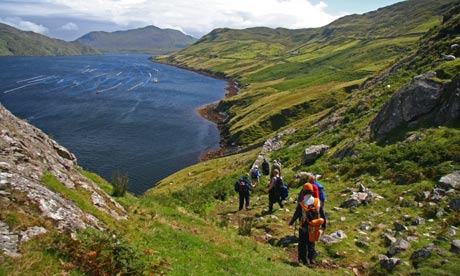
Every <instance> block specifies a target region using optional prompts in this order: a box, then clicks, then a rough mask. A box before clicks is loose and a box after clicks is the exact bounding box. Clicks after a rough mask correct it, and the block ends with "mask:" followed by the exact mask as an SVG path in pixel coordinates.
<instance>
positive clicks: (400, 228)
mask: <svg viewBox="0 0 460 276" xmlns="http://www.w3.org/2000/svg"><path fill="white" fill-rule="evenodd" d="M393 226H394V228H395V230H396V231H397V232H402V231H408V230H409V229H408V228H407V226H405V225H404V224H401V223H399V222H397V221H396V222H394V223H393Z"/></svg>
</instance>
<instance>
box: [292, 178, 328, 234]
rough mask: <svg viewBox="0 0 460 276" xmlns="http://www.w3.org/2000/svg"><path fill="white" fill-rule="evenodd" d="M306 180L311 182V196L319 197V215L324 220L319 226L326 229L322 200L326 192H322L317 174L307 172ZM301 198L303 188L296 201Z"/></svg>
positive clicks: (322, 188)
mask: <svg viewBox="0 0 460 276" xmlns="http://www.w3.org/2000/svg"><path fill="white" fill-rule="evenodd" d="M307 176H308V181H307V183H310V184H312V186H313V194H312V195H313V197H316V198H319V202H320V203H321V207H320V209H319V214H320V217H321V218H322V219H323V220H324V223H323V225H321V227H322V228H323V230H324V229H326V214H325V213H324V202H325V201H326V194H325V193H324V186H323V185H322V184H321V183H319V182H318V181H317V178H318V177H319V176H321V175H319V176H317V175H315V174H312V173H307ZM302 200H303V189H302V190H301V191H300V192H299V196H298V198H297V202H301V201H302Z"/></svg>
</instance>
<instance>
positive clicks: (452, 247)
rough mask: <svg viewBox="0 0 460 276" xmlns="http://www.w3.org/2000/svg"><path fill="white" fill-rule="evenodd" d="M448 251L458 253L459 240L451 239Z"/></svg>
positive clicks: (459, 249) (459, 248)
mask: <svg viewBox="0 0 460 276" xmlns="http://www.w3.org/2000/svg"><path fill="white" fill-rule="evenodd" d="M450 251H451V252H454V253H456V254H460V240H453V241H452V243H451V244H450Z"/></svg>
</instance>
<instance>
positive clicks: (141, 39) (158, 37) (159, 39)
mask: <svg viewBox="0 0 460 276" xmlns="http://www.w3.org/2000/svg"><path fill="white" fill-rule="evenodd" d="M76 41H78V42H81V43H83V44H86V45H89V46H91V47H93V48H95V49H98V50H100V51H102V52H110V53H149V54H164V53H171V52H174V51H178V50H180V49H183V48H185V47H187V46H188V45H190V44H192V43H193V42H195V41H196V39H195V38H193V37H191V36H189V35H185V34H184V33H182V32H180V31H177V30H172V29H160V28H157V27H155V26H147V27H144V28H139V29H134V30H127V31H117V32H110V33H109V32H91V33H88V34H86V35H84V36H82V37H80V38H79V39H77V40H76Z"/></svg>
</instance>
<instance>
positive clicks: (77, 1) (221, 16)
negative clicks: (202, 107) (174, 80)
mask: <svg viewBox="0 0 460 276" xmlns="http://www.w3.org/2000/svg"><path fill="white" fill-rule="evenodd" d="M401 1H402V0H364V1H358V0H322V1H320V0H0V22H1V23H5V24H8V25H11V26H13V27H16V28H18V29H21V30H26V31H34V32H37V33H41V34H44V35H47V36H50V37H54V38H59V39H64V40H67V41H70V40H75V39H77V38H79V37H81V36H82V35H84V34H86V33H88V32H91V31H109V32H112V31H118V30H128V29H134V28H140V27H145V26H147V25H154V26H157V27H160V28H171V29H176V30H180V31H182V32H184V33H186V34H189V35H192V36H194V37H196V38H199V37H201V36H202V35H205V34H207V33H209V32H210V31H212V30H213V29H215V28H222V27H228V28H235V29H244V28H249V27H258V26H265V27H271V28H276V27H284V28H289V29H298V28H312V27H320V26H324V25H327V24H329V23H330V22H332V21H334V20H336V19H338V18H340V17H342V16H344V15H348V14H354V13H357V14H362V13H366V12H369V11H373V10H376V9H378V8H381V7H385V6H388V5H391V4H394V3H396V2H401Z"/></svg>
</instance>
